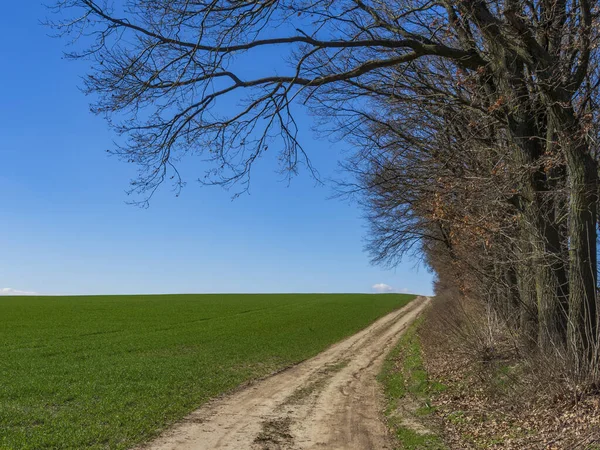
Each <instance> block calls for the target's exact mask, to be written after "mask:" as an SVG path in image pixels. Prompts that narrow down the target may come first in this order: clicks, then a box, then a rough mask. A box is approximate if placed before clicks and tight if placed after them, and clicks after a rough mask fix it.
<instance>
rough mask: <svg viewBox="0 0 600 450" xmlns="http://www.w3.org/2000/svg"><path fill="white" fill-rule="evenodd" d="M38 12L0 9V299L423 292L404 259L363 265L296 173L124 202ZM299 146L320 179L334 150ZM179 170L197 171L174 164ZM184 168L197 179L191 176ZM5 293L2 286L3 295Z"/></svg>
mask: <svg viewBox="0 0 600 450" xmlns="http://www.w3.org/2000/svg"><path fill="white" fill-rule="evenodd" d="M46 15H47V11H46V9H45V8H44V7H43V6H42V5H41V4H36V3H35V2H29V1H28V2H8V3H7V5H5V11H4V14H3V15H2V18H0V25H1V26H0V55H1V56H2V59H3V64H2V65H3V70H2V71H0V86H1V88H0V89H1V92H2V97H1V98H2V107H1V108H0V128H1V131H2V140H1V142H0V156H1V164H0V190H1V192H2V197H1V198H2V203H1V205H0V211H1V216H0V217H1V220H0V251H1V253H2V257H1V258H0V294H2V293H5V294H6V293H9V292H14V291H12V290H15V291H25V292H37V293H42V294H118V293H123V294H130V293H167V292H169V293H170V292H173V293H175V292H372V291H373V285H376V284H385V285H388V286H391V287H392V288H393V289H394V290H397V291H405V290H406V291H410V292H418V293H423V294H429V293H431V279H432V276H431V275H430V274H429V273H428V272H427V271H426V270H425V268H424V267H422V266H421V267H416V262H415V261H411V260H407V261H406V262H405V263H404V264H402V265H401V266H400V267H398V268H396V269H395V270H384V269H382V268H380V267H373V266H371V265H370V264H369V259H368V255H367V254H366V253H364V252H363V246H364V237H365V233H366V229H365V225H366V223H365V222H364V220H362V219H361V212H360V210H359V209H358V208H357V206H356V205H353V204H349V203H347V202H343V201H340V200H331V199H328V198H329V197H330V196H331V194H332V188H331V186H328V185H325V186H320V185H316V183H315V181H314V180H313V179H311V178H310V177H309V175H308V173H306V172H303V173H301V174H300V175H299V176H298V177H296V178H295V179H294V180H293V181H292V184H291V186H289V187H288V185H287V183H285V182H280V181H279V180H280V175H278V174H277V173H275V170H276V167H277V165H276V161H275V160H271V159H269V158H265V159H263V160H261V161H260V164H259V165H258V166H257V170H256V171H255V172H254V173H253V177H252V185H251V189H250V195H243V196H241V197H240V198H238V199H237V200H235V201H233V202H232V201H231V195H232V192H227V191H224V190H223V189H221V188H208V187H200V186H198V185H196V184H195V183H193V182H189V183H188V185H187V187H186V188H185V189H184V191H183V192H182V195H181V196H180V197H178V198H176V197H175V196H174V195H173V193H172V192H171V191H170V190H169V187H168V186H164V187H163V188H162V189H161V190H160V191H159V192H158V193H157V195H156V196H155V197H154V199H153V200H152V203H151V206H150V208H148V209H140V208H137V207H135V206H130V205H127V204H126V203H125V202H126V200H127V196H126V195H125V193H124V191H125V189H126V188H127V186H128V182H129V180H130V178H131V176H132V175H133V172H132V168H131V167H130V166H127V165H125V164H123V163H121V162H119V161H118V160H117V159H115V158H111V157H108V156H107V154H106V149H107V148H110V147H111V143H112V140H113V139H114V138H115V136H114V134H113V133H112V132H111V130H110V129H109V128H108V126H107V124H106V123H105V121H104V120H103V119H102V118H101V117H97V116H94V115H93V114H91V113H90V112H89V109H88V103H89V99H88V98H86V97H85V96H84V95H83V94H82V93H81V92H80V91H79V90H78V88H77V86H78V85H79V84H80V82H79V80H80V77H81V76H83V75H84V74H85V71H86V63H84V62H71V61H65V60H63V59H62V50H63V41H60V40H57V39H51V38H49V37H48V33H49V31H48V30H47V29H46V28H44V27H43V26H42V25H40V24H39V21H40V20H42V19H44V17H45V16H46ZM299 120H300V122H301V124H302V128H303V129H304V130H305V131H304V132H303V142H304V144H305V147H306V148H307V149H308V150H309V155H310V157H311V159H312V161H313V163H314V165H315V166H316V167H317V169H318V170H319V171H320V173H321V175H322V177H323V178H327V177H329V176H333V175H335V170H336V167H337V161H338V160H339V159H340V158H342V157H343V155H342V154H341V152H342V151H343V150H344V145H343V143H336V144H335V145H334V144H332V143H331V142H329V141H327V140H323V139H322V138H321V139H317V138H316V136H314V135H313V134H312V133H311V132H310V131H309V126H310V122H311V119H310V117H309V116H308V115H306V114H301V116H300V117H299ZM184 164H185V172H189V173H196V172H197V173H198V174H200V173H201V172H202V167H201V165H200V162H199V161H197V160H194V159H193V158H190V159H187V160H185V161H184ZM196 169H197V170H196ZM8 288H10V289H12V290H9V289H8Z"/></svg>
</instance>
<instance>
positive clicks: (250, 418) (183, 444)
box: [143, 297, 429, 450]
mask: <svg viewBox="0 0 600 450" xmlns="http://www.w3.org/2000/svg"><path fill="white" fill-rule="evenodd" d="M428 301H429V300H428V299H427V298H425V297H419V298H417V299H415V300H414V301H412V302H411V303H409V304H408V305H407V306H405V307H404V308H402V309H400V310H397V311H394V312H392V313H390V314H388V315H386V316H384V317H382V318H381V319H379V320H377V321H376V322H374V323H373V324H372V325H370V326H369V327H367V328H365V329H364V330H362V331H360V332H358V333H357V334H355V335H353V336H351V337H349V338H347V339H345V340H343V341H341V342H339V343H337V344H335V345H333V346H331V347H329V348H328V349H327V350H325V351H324V352H322V353H320V354H318V355H317V356H315V357H313V358H311V359H309V360H306V361H304V362H302V363H300V364H298V365H296V366H293V367H291V368H289V369H287V370H284V371H283V372H280V373H278V374H275V375H273V376H271V377H269V378H266V379H264V380H261V381H259V382H257V383H255V384H252V385H250V386H249V387H247V388H245V389H242V390H240V391H237V392H234V393H233V394H230V395H227V396H224V397H222V398H219V399H216V400H214V401H212V402H209V403H207V404H206V405H204V406H203V407H201V408H200V409H198V410H196V411H194V412H193V413H192V414H190V415H189V416H188V417H186V418H185V419H184V420H183V421H181V422H180V423H179V424H177V425H176V426H175V427H173V428H171V429H170V430H168V431H166V432H165V433H163V434H162V435H161V436H160V437H159V438H158V439H156V440H155V441H153V442H151V443H149V444H147V445H146V446H144V447H143V448H144V449H150V450H167V449H169V450H171V449H177V450H192V449H193V450H216V449H219V450H220V449H228V450H246V449H248V450H265V449H266V450H275V449H281V450H284V449H285V450H288V449H289V450H296V449H298V450H300V449H320V450H342V449H343V450H353V449H356V450H368V449H374V450H375V449H377V450H381V449H391V448H392V446H391V445H390V443H389V441H388V433H387V430H386V426H385V424H384V423H383V421H382V418H381V411H382V408H383V401H382V392H381V388H380V386H379V383H378V382H377V381H376V379H375V377H376V375H377V373H379V370H380V369H381V365H382V363H383V360H384V358H385V355H386V354H387V352H388V351H389V350H391V348H392V346H393V345H394V343H395V342H396V341H397V340H398V338H399V336H400V335H401V334H402V332H403V331H404V330H405V329H406V327H407V326H408V325H409V324H410V323H411V322H412V321H413V320H414V319H415V318H416V317H417V316H418V314H419V313H420V312H421V311H422V310H423V308H424V307H425V306H426V304H427V303H428Z"/></svg>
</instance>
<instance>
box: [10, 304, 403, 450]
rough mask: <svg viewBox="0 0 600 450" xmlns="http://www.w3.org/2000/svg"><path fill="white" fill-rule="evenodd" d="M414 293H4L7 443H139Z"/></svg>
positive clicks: (61, 445) (345, 333) (316, 349)
mask: <svg viewBox="0 0 600 450" xmlns="http://www.w3.org/2000/svg"><path fill="white" fill-rule="evenodd" d="M413 298H414V296H410V295H396V294H389V295H370V294H302V295H293V294H285V295H279V294H272V295H263V294H257V295H161V296H98V297H12V298H11V297H5V298H0V353H1V354H2V358H0V449H3V450H4V449H50V448H52V449H82V448H87V449H106V448H110V449H126V448H130V447H132V446H134V445H136V444H138V443H141V442H144V441H146V440H148V439H150V438H152V437H153V436H155V435H156V434H157V433H158V432H159V431H160V430H162V429H164V428H165V427H166V426H168V425H169V424H171V423H173V422H175V421H177V420H179V419H181V418H183V417H184V416H185V415H186V414H188V413H189V412H190V411H192V410H194V409H195V408H197V407H198V406H200V405H202V404H203V403H204V402H206V401H207V400H208V399H210V398H212V397H215V396H217V395H219V394H222V393H224V392H227V391H231V390H232V389H234V388H236V387H237V386H239V385H241V384H243V383H244V382H247V381H249V380H254V379H257V378H260V377H263V376H265V375H268V374H270V373H273V372H274V371H276V370H279V369H282V368H284V367H287V366H289V365H292V364H294V363H297V362H299V361H302V360H304V359H306V358H310V357H311V356H314V355H316V354H317V353H319V352H320V351H322V350H323V349H325V348H326V347H328V346H329V345H331V344H333V343H335V342H337V341H339V340H340V339H342V338H344V337H346V336H349V335H352V334H354V333H356V332H357V331H359V330H360V329H362V328H364V327H366V326H367V325H369V324H370V323H372V322H373V321H374V320H376V319H377V318H379V317H381V316H383V315H384V314H386V313H389V312H391V311H392V310H394V309H397V308H399V307H402V306H404V305H406V304H407V303H408V302H409V301H410V300H412V299H413Z"/></svg>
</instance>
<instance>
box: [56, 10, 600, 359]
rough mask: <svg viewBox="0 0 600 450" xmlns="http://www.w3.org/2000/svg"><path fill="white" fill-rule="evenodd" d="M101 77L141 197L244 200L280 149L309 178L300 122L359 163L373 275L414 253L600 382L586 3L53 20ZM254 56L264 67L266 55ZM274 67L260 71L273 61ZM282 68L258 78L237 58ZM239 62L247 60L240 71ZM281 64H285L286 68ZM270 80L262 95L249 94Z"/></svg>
mask: <svg viewBox="0 0 600 450" xmlns="http://www.w3.org/2000/svg"><path fill="white" fill-rule="evenodd" d="M56 11H57V12H58V14H59V19H58V20H56V21H55V22H53V23H52V25H53V26H54V27H55V29H56V30H57V31H58V33H59V34H64V35H70V36H74V37H75V38H77V41H76V43H75V44H74V45H75V48H74V49H73V50H74V51H73V52H72V53H70V56H71V57H74V58H80V57H86V58H90V59H91V61H92V66H91V73H90V74H89V75H88V77H87V78H86V80H85V89H86V91H87V92H88V93H91V94H94V95H96V99H97V101H96V102H95V104H94V107H93V109H94V111H96V112H98V113H102V114H106V115H107V116H108V117H109V118H110V119H111V120H113V122H112V123H114V124H115V127H116V129H117V130H118V131H119V132H120V133H122V134H124V135H125V136H126V140H125V143H124V144H123V145H122V146H120V147H119V148H117V149H116V150H115V152H116V153H117V154H119V155H121V156H122V157H123V158H124V159H125V160H127V161H129V162H133V163H136V164H137V165H138V167H139V168H140V176H139V179H137V180H134V181H133V184H132V186H133V187H132V190H133V191H135V192H137V193H145V194H151V193H152V192H153V191H154V190H155V189H156V188H157V187H158V185H160V184H161V183H162V182H163V181H164V180H165V179H167V178H171V179H173V180H174V182H175V186H176V187H177V186H179V185H180V183H181V180H179V178H178V172H177V161H179V159H180V157H181V156H182V155H185V154H189V153H193V154H197V155H200V159H202V160H203V161H204V163H205V167H206V173H205V176H204V177H202V180H203V182H207V183H217V184H224V185H230V184H232V183H241V184H242V186H245V185H246V184H245V183H247V182H248V180H249V175H250V173H251V169H252V166H253V164H254V163H255V162H256V161H257V160H258V159H259V158H260V157H261V156H262V155H263V153H264V152H265V151H266V150H267V148H277V149H278V150H279V152H280V153H279V154H280V161H281V168H282V171H284V172H286V173H290V174H291V173H294V172H295V171H296V170H297V168H298V167H299V166H300V165H302V164H305V165H306V166H308V167H309V168H310V162H309V159H308V156H307V153H306V152H305V151H304V149H303V147H302V146H301V139H299V136H298V128H297V126H296V122H295V120H294V117H293V114H292V112H293V111H294V108H295V107H294V106H293V103H294V102H296V103H300V104H303V105H305V106H306V107H308V108H310V109H311V111H312V112H313V113H314V114H315V115H317V116H319V117H320V118H321V121H320V123H321V124H328V125H329V126H328V127H327V128H328V129H333V130H335V132H336V133H339V134H340V135H341V137H343V138H344V139H346V141H347V142H348V144H349V145H352V147H353V148H355V149H356V152H355V153H354V156H353V157H351V158H349V159H348V160H347V161H345V164H344V165H345V167H346V169H347V170H348V171H349V172H350V173H352V174H353V175H354V178H353V179H354V182H349V183H346V184H345V185H344V189H345V190H346V192H351V193H358V194H359V196H360V198H361V201H362V202H363V203H364V205H365V207H366V210H367V213H368V219H369V223H370V224H371V235H370V244H369V250H370V251H371V254H372V255H373V257H374V260H375V261H376V262H381V263H385V264H390V265H393V264H395V263H397V262H398V261H399V258H400V257H401V256H402V255H403V254H404V253H405V252H407V251H410V250H411V249H417V250H422V251H423V252H424V254H425V255H426V257H427V261H428V263H429V265H430V266H431V267H432V268H433V269H434V270H435V271H436V272H437V274H438V277H439V278H440V280H443V281H444V282H445V283H450V284H452V285H454V286H456V287H458V288H460V289H461V290H462V291H463V293H464V294H465V295H470V296H473V297H475V298H477V299H478V300H479V301H484V302H487V303H488V304H490V305H492V306H493V307H494V308H495V309H496V310H497V311H498V312H499V313H501V314H502V316H503V317H504V319H505V320H506V322H507V323H508V324H509V326H510V327H511V329H513V330H514V331H515V333H516V334H518V335H519V336H520V337H521V338H522V340H523V342H526V343H527V345H528V346H529V347H530V348H531V349H535V350H538V351H544V352H546V351H561V352H567V353H568V354H569V355H571V356H572V357H573V364H574V365H576V366H577V367H578V368H581V369H584V368H587V367H590V366H593V365H595V364H596V356H597V346H598V323H597V322H598V311H597V295H596V291H597V245H596V241H597V223H598V187H599V186H598V156H597V151H596V142H597V141H596V139H597V133H598V130H599V127H598V113H597V106H598V105H597V102H598V95H597V90H598V84H599V83H600V77H599V74H598V49H597V47H598V23H597V20H598V13H599V9H598V4H597V3H596V2H594V1H591V0H435V1H434V0H335V1H334V0H243V1H242V0H153V1H146V0H129V1H125V2H123V3H116V4H108V3H101V2H99V1H94V0H61V1H60V2H59V3H58V4H57V5H56ZM261 52H262V53H261ZM265 52H266V53H265ZM254 53H257V54H262V55H263V57H264V55H265V54H268V55H271V56H272V57H273V58H274V60H276V59H278V58H279V59H281V60H284V59H285V60H286V61H287V63H286V65H284V66H282V65H281V64H275V63H274V64H273V67H264V68H262V72H261V70H256V68H254V69H255V70H252V71H251V73H252V74H253V75H252V76H250V77H248V76H246V71H245V70H244V67H243V66H242V65H240V64H239V61H240V57H243V58H244V59H243V60H245V61H251V57H252V55H253V54H254ZM244 54H248V55H249V56H250V58H248V55H246V56H243V55H244ZM284 57H285V58H284ZM257 73H258V75H256V74H257Z"/></svg>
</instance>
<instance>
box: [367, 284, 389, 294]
mask: <svg viewBox="0 0 600 450" xmlns="http://www.w3.org/2000/svg"><path fill="white" fill-rule="evenodd" d="M371 287H372V289H373V290H374V291H375V292H377V293H378V294H383V293H384V292H393V291H394V288H393V287H391V286H390V285H388V284H385V283H377V284H374V285H373V286H371Z"/></svg>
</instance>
